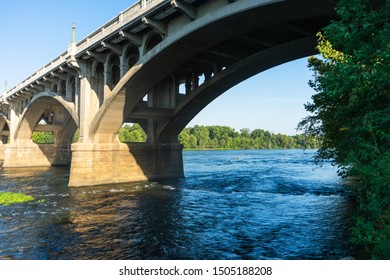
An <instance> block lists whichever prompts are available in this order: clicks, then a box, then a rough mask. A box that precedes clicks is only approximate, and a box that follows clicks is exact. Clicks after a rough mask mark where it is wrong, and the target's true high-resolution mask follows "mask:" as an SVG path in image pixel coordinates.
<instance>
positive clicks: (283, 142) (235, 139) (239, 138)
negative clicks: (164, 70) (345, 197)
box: [179, 125, 317, 150]
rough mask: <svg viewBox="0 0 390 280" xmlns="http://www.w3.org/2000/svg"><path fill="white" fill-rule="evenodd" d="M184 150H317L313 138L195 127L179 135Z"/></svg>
mask: <svg viewBox="0 0 390 280" xmlns="http://www.w3.org/2000/svg"><path fill="white" fill-rule="evenodd" d="M179 141H180V143H182V144H183V145H184V149H234V150H246V149H304V148H316V147H317V142H316V140H315V139H314V138H312V137H307V136H303V135H295V136H287V135H283V134H272V133H271V132H269V131H265V130H262V129H255V130H253V131H250V130H249V129H246V128H244V129H241V130H240V132H237V131H235V130H234V129H233V128H231V127H228V126H198V125H196V126H194V127H189V128H185V129H184V130H183V131H182V132H181V133H180V135H179Z"/></svg>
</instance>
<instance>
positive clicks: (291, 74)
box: [0, 0, 314, 135]
mask: <svg viewBox="0 0 390 280" xmlns="http://www.w3.org/2000/svg"><path fill="white" fill-rule="evenodd" d="M135 2H136V1H134V0H130V1H125V0H110V1H108V0H106V1H96V0H67V1H47V0H34V1H31V0H13V1H1V2H0V36H1V44H0V85H1V87H0V93H2V92H3V91H4V82H5V81H7V87H8V89H10V88H11V87H13V86H15V85H16V84H18V83H19V82H21V81H22V80H24V79H25V78H27V77H28V76H30V75H31V74H33V73H34V72H35V71H36V70H38V69H39V68H41V67H42V66H44V65H46V64H47V63H48V62H50V61H51V60H52V59H54V58H55V57H57V56H58V55H60V54H61V53H63V52H64V51H66V49H67V47H68V45H69V43H70V41H71V26H72V23H73V22H74V23H76V25H77V41H80V40H82V39H83V38H84V37H86V36H87V35H88V34H90V33H92V32H93V31H95V30H96V29H98V28H99V27H100V26H102V25H103V24H105V23H106V22H107V21H109V20H110V19H112V18H114V17H115V16H116V15H117V14H119V13H120V12H122V11H123V10H125V9H126V8H128V7H129V6H131V5H132V4H133V3H135ZM311 75H312V73H311V72H310V71H309V70H308V68H307V59H306V58H304V59H300V60H296V61H293V62H290V63H287V64H284V65H280V66H278V67H275V68H273V69H270V70H268V71H265V72H263V73H260V74H258V75H256V76H254V77H252V78H250V79H248V80H246V81H244V82H243V83H241V84H239V85H237V86H236V87H234V88H232V89H231V90H229V91H227V92H226V93H224V94H223V95H222V96H221V97H219V98H218V99H216V100H215V101H214V102H213V103H211V104H210V105H209V106H208V107H206V108H205V109H204V110H203V111H202V112H201V113H200V114H199V115H198V116H197V117H196V118H195V119H194V120H193V121H192V122H191V123H190V124H189V125H190V126H193V125H195V124H198V125H227V126H231V127H233V128H235V129H236V130H240V129H241V128H249V129H251V130H253V129H256V128H261V129H266V130H269V131H272V132H274V133H284V134H289V135H293V134H296V130H295V128H296V126H297V123H298V122H299V121H300V120H301V119H302V118H303V117H305V116H306V115H308V113H307V112H306V111H305V109H304V107H303V104H304V103H306V102H308V101H310V96H311V95H312V94H313V93H314V92H313V90H312V89H311V88H310V87H309V86H308V81H309V79H310V78H311Z"/></svg>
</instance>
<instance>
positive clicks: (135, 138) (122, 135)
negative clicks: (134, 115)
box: [118, 123, 147, 143]
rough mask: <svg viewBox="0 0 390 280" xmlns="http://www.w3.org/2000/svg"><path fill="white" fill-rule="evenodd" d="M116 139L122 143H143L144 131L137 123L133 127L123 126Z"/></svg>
mask: <svg viewBox="0 0 390 280" xmlns="http://www.w3.org/2000/svg"><path fill="white" fill-rule="evenodd" d="M118 137H119V140H120V141H121V142H123V143H130V142H145V141H146V138H147V136H146V133H145V131H144V130H143V129H142V128H141V126H140V125H139V124H137V123H135V124H133V125H128V124H126V125H124V126H123V127H122V128H121V129H120V130H119V135H118Z"/></svg>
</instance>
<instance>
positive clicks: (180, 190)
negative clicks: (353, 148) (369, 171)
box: [0, 150, 353, 259]
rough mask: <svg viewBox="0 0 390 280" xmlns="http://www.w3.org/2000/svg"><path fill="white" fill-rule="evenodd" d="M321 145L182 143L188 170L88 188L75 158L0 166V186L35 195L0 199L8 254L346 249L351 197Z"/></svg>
mask: <svg viewBox="0 0 390 280" xmlns="http://www.w3.org/2000/svg"><path fill="white" fill-rule="evenodd" d="M313 155H314V151H313V150H307V151H301V150H273V151H269V150H260V151H194V152H184V153H183V157H184V166H185V174H186V178H184V179H180V180H170V181H161V182H139V183H131V184H122V185H107V186H95V187H83V188H68V187H67V180H68V172H69V169H67V168H54V167H53V168H46V169H36V168H35V169H0V186H1V187H0V191H14V192H23V193H25V194H29V195H32V196H34V197H35V198H36V201H35V202H30V203H25V204H17V205H10V206H1V205H0V259H338V258H342V257H345V256H348V255H350V254H351V251H350V250H351V249H350V247H349V245H348V242H347V240H348V227H349V226H350V225H351V213H352V212H353V210H352V209H353V206H352V199H351V197H350V194H349V193H348V192H347V191H346V189H345V186H344V185H343V182H342V180H341V179H340V178H338V177H337V175H336V170H335V169H334V168H332V167H331V166H330V165H326V164H325V165H324V166H322V167H316V166H314V165H313V163H312V159H313ZM39 200H41V201H40V202H37V201H39Z"/></svg>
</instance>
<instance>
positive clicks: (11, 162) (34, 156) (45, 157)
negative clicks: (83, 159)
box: [3, 143, 71, 167]
mask: <svg viewBox="0 0 390 280" xmlns="http://www.w3.org/2000/svg"><path fill="white" fill-rule="evenodd" d="M70 158H71V149H70V145H58V144H44V145H38V144H34V143H27V144H6V145H4V164H3V167H35V166H51V165H69V164H70Z"/></svg>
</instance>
